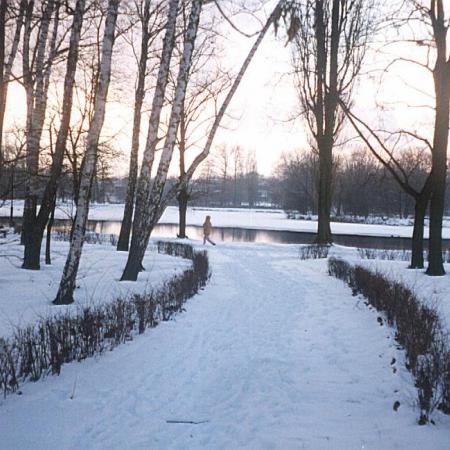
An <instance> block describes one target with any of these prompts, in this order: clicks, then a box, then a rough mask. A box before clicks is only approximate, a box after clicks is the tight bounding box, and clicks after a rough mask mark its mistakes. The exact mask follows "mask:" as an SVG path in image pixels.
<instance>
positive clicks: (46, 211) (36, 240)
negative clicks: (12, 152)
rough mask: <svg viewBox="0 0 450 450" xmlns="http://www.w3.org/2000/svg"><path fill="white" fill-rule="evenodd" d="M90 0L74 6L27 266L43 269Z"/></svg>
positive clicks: (27, 248)
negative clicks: (52, 147)
mask: <svg viewBox="0 0 450 450" xmlns="http://www.w3.org/2000/svg"><path fill="white" fill-rule="evenodd" d="M85 5H86V0H77V2H76V4H75V9H74V15H73V22H72V27H71V35H70V42H69V51H68V55H67V67H66V74H65V79H64V91H63V100H62V111H61V123H60V127H59V131H58V135H57V139H56V145H55V150H54V153H53V155H52V164H51V167H50V177H49V179H48V181H47V183H46V186H45V191H44V194H43V197H42V200H41V206H40V209H39V213H38V215H37V217H36V218H35V219H34V220H30V221H31V223H30V229H29V231H28V233H29V239H27V240H26V241H25V249H24V260H23V267H24V268H26V269H39V268H40V255H41V244H42V238H43V235H44V231H45V226H46V224H47V222H48V220H49V218H50V215H51V214H52V211H53V210H54V204H55V199H56V191H57V188H58V182H59V178H60V175H61V170H62V167H63V160H64V154H65V150H66V143H67V137H68V134H69V128H70V123H71V116H72V103H73V88H74V84H75V74H76V70H77V62H78V53H79V46H80V38H81V29H82V26H83V18H84V14H85Z"/></svg>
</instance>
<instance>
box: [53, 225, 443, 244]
mask: <svg viewBox="0 0 450 450" xmlns="http://www.w3.org/2000/svg"><path fill="white" fill-rule="evenodd" d="M55 222H56V223H55V230H58V229H59V230H61V229H64V228H67V227H68V226H69V223H68V221H64V220H58V221H55ZM88 230H89V231H94V232H96V233H105V234H115V235H119V232H120V222H115V221H93V220H90V221H89V222H88ZM177 233H178V225H176V224H158V225H156V227H155V229H154V231H153V233H152V237H175V236H176V235H177ZM186 234H187V236H188V237H189V238H191V239H197V240H201V239H202V238H203V230H202V227H201V226H192V225H191V226H187V227H186ZM211 238H212V239H213V240H217V241H232V242H264V243H272V244H310V243H311V242H313V239H314V233H307V232H299V231H277V230H252V229H248V228H228V227H227V228H221V227H214V228H213V230H212V233H211ZM334 240H335V243H336V244H340V245H346V246H349V247H366V248H379V249H400V250H403V249H405V250H408V249H410V247H411V240H410V239H409V238H400V237H376V236H357V235H342V234H341V235H335V236H334ZM426 242H427V241H426ZM443 246H444V248H446V249H450V240H448V239H444V240H443Z"/></svg>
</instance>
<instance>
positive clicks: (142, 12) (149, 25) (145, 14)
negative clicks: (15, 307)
mask: <svg viewBox="0 0 450 450" xmlns="http://www.w3.org/2000/svg"><path fill="white" fill-rule="evenodd" d="M151 3H152V2H151V1H150V0H145V1H144V3H143V4H142V1H141V2H140V3H139V2H135V5H136V8H137V10H138V11H137V13H138V17H139V21H140V24H141V50H140V56H139V64H138V75H137V83H136V90H135V93H134V114H133V131H132V137H131V153H130V166H129V171H128V184H127V193H126V197H125V209H124V212H123V219H122V225H121V227H120V234H119V240H118V242H117V250H119V251H128V245H129V241H130V233H131V225H132V221H133V210H134V199H135V195H136V184H137V176H138V154H139V137H140V133H141V120H142V105H143V102H144V97H145V79H146V76H147V73H148V60H149V47H150V45H151V43H152V41H153V40H154V39H155V37H156V36H157V35H158V34H159V33H160V26H159V23H158V16H159V11H160V9H161V4H160V2H159V3H158V4H157V5H156V6H155V7H153V8H150V5H151ZM152 17H153V20H151V19H152Z"/></svg>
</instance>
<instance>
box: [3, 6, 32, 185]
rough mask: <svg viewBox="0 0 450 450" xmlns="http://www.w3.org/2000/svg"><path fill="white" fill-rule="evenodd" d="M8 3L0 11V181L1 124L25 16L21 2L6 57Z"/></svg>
mask: <svg viewBox="0 0 450 450" xmlns="http://www.w3.org/2000/svg"><path fill="white" fill-rule="evenodd" d="M8 5H9V1H6V0H4V1H2V3H1V6H0V8H1V11H0V64H1V67H0V180H1V177H2V171H3V162H4V161H3V124H4V120H5V112H6V100H7V97H8V86H9V82H10V81H11V74H12V66H13V64H14V60H15V58H16V55H17V49H18V48H19V43H20V35H21V30H22V25H23V17H24V14H25V8H26V0H21V2H20V5H19V12H18V15H17V19H16V25H15V30H14V35H13V39H12V43H11V50H10V52H9V55H8V56H7V55H6V49H5V37H6V36H5V25H6V13H7V7H8Z"/></svg>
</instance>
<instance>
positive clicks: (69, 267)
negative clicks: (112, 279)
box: [53, 0, 120, 304]
mask: <svg viewBox="0 0 450 450" xmlns="http://www.w3.org/2000/svg"><path fill="white" fill-rule="evenodd" d="M119 5H120V0H108V11H107V15H106V21H105V29H104V34H103V43H102V50H101V61H100V67H99V69H98V73H99V76H98V83H97V87H96V93H95V94H96V95H95V105H94V116H93V118H92V121H91V123H90V127H89V132H88V135H87V138H86V158H85V163H84V165H83V170H82V173H81V180H80V191H79V198H78V205H77V213H76V217H75V222H74V225H73V233H72V239H71V241H70V249H69V254H68V255H67V260H66V264H65V266H64V271H63V275H62V278H61V282H60V285H59V289H58V293H57V295H56V298H55V300H54V301H53V303H54V304H68V303H72V302H73V291H74V289H75V282H76V277H77V273H78V267H79V265H80V258H81V252H82V249H83V241H84V235H85V232H86V222H87V217H88V213H89V202H90V196H91V187H92V179H93V175H94V171H95V166H96V161H97V147H98V142H99V139H100V133H101V130H102V127H103V122H104V118H105V107H106V99H107V95H108V88H109V81H110V77H111V63H112V52H113V46H114V40H115V32H116V23H117V16H118V9H119Z"/></svg>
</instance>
